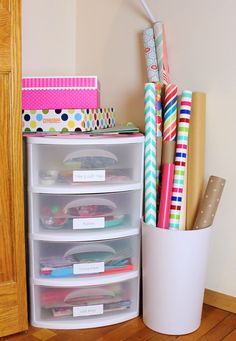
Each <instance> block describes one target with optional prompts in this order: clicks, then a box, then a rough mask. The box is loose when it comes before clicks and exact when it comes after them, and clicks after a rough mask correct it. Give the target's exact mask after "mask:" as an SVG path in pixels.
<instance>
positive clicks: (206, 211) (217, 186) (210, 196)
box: [193, 175, 225, 229]
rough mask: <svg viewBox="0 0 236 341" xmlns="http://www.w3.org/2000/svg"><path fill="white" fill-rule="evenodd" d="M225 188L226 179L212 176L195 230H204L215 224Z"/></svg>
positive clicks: (198, 213) (202, 201)
mask: <svg viewBox="0 0 236 341" xmlns="http://www.w3.org/2000/svg"><path fill="white" fill-rule="evenodd" d="M224 186H225V179H223V178H220V177H217V176H213V175H212V176H210V178H209V180H208V184H207V187H206V190H205V193H204V196H203V198H202V200H201V202H200V205H199V209H198V212H197V216H196V219H195V223H194V226H193V229H203V228H206V227H208V226H211V225H212V224H213V220H214V218H215V214H216V211H217V208H218V205H219V202H220V198H221V195H222V192H223V189H224Z"/></svg>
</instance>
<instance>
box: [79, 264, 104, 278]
mask: <svg viewBox="0 0 236 341" xmlns="http://www.w3.org/2000/svg"><path fill="white" fill-rule="evenodd" d="M104 271H105V266H104V262H96V263H81V264H73V274H74V275H84V274H97V273H99V272H104Z"/></svg>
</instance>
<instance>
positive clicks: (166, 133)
mask: <svg viewBox="0 0 236 341" xmlns="http://www.w3.org/2000/svg"><path fill="white" fill-rule="evenodd" d="M176 117H177V86H176V85H174V84H168V85H167V86H166V88H165V100H164V129H163V141H174V140H175V138H176Z"/></svg>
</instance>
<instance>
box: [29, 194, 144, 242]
mask: <svg viewBox="0 0 236 341" xmlns="http://www.w3.org/2000/svg"><path fill="white" fill-rule="evenodd" d="M29 195H30V196H31V197H30V198H29V199H30V200H29V202H30V205H31V207H30V212H29V213H30V225H31V231H32V232H33V233H49V232H51V233H54V234H55V235H60V234H63V233H68V234H74V235H78V236H79V235H80V234H81V235H82V234H85V232H89V231H92V232H91V233H90V234H91V236H92V233H93V231H96V232H98V233H99V232H102V233H103V234H104V233H106V232H107V233H113V232H115V231H118V230H119V231H124V232H125V230H127V229H129V228H138V229H139V226H140V214H139V213H140V212H141V193H140V191H139V190H135V191H125V192H116V193H103V194H89V195H82V194H81V195H67V194H61V195H59V194H39V193H30V194H29ZM87 238H89V237H87Z"/></svg>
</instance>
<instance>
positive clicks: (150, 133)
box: [144, 83, 156, 226]
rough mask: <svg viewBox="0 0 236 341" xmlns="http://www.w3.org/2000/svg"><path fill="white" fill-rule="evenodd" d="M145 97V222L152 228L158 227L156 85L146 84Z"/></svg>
mask: <svg viewBox="0 0 236 341" xmlns="http://www.w3.org/2000/svg"><path fill="white" fill-rule="evenodd" d="M144 97H145V98H144V100H145V102H144V104H145V111H144V129H145V152H144V166H145V170H144V173H145V197H144V201H145V222H146V223H147V224H148V225H150V226H156V110H155V84H154V83H146V84H145V88H144Z"/></svg>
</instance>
